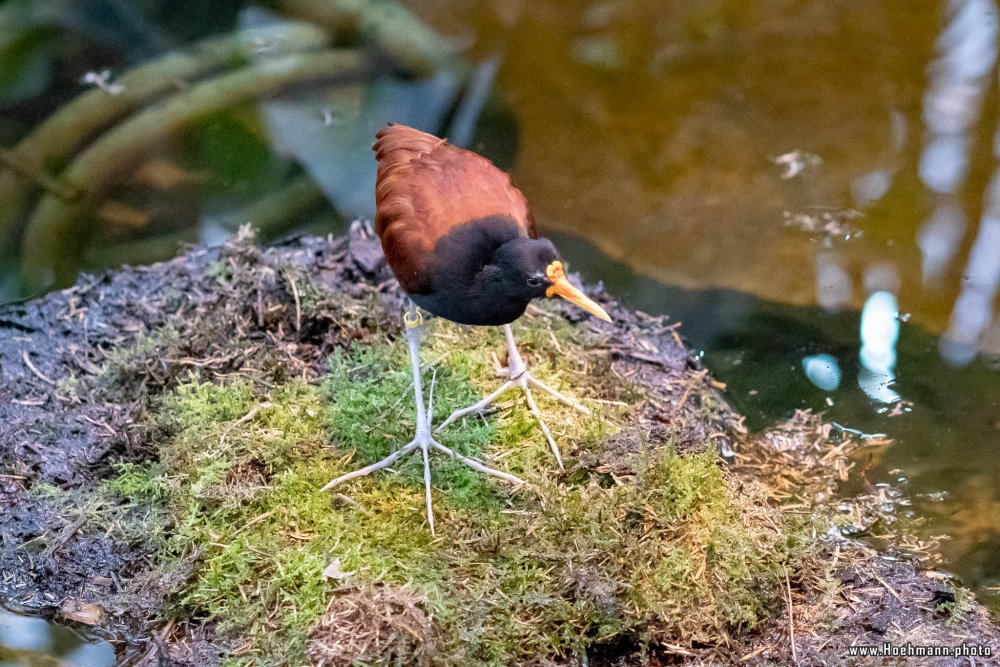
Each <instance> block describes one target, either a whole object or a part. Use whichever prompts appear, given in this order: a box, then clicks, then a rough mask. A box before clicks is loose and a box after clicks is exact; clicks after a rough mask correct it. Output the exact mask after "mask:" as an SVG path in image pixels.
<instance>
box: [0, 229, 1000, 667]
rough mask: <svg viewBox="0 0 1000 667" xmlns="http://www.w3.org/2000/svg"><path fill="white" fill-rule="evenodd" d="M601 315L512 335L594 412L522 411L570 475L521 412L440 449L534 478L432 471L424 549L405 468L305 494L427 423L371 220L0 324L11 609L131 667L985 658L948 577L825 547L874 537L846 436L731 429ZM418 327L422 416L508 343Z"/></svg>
mask: <svg viewBox="0 0 1000 667" xmlns="http://www.w3.org/2000/svg"><path fill="white" fill-rule="evenodd" d="M594 297H595V298H597V299H599V300H601V301H602V302H603V304H602V305H604V306H605V307H606V308H607V309H608V310H609V312H611V313H612V316H613V317H614V322H613V323H611V324H608V323H604V322H600V321H597V320H595V319H593V318H587V317H586V316H584V315H583V314H582V313H581V312H580V311H579V310H577V309H575V308H573V307H571V306H568V305H566V304H562V303H559V302H550V303H546V304H544V305H543V306H541V307H532V308H531V309H529V311H528V313H527V314H526V316H525V317H524V318H523V319H522V321H520V322H519V323H518V324H517V325H516V326H515V332H516V335H517V337H518V339H519V342H520V345H521V352H522V354H523V356H524V357H525V359H526V361H527V362H528V363H529V364H530V366H531V367H532V370H533V372H534V373H535V374H536V375H537V376H538V377H539V378H540V379H542V380H544V381H546V382H549V383H551V384H553V385H554V386H556V387H557V388H558V389H560V390H562V391H564V392H566V393H568V394H571V395H574V396H576V397H578V398H579V399H581V400H582V401H583V403H584V404H585V405H587V406H588V407H589V408H590V409H591V411H592V412H593V414H592V415H591V416H581V415H579V414H577V413H575V412H573V411H571V410H569V409H568V408H565V407H564V406H562V405H560V404H558V403H556V402H555V401H549V400H547V399H545V398H542V397H539V404H540V407H541V410H542V412H543V413H544V415H545V418H546V420H547V421H548V423H549V425H550V426H551V427H552V429H553V432H554V435H555V438H556V440H557V441H558V442H559V444H560V446H561V448H562V453H563V458H564V461H565V463H566V470H565V471H560V470H559V468H558V466H557V465H556V462H555V460H554V458H553V456H552V454H551V452H550V451H549V447H548V445H547V444H546V441H545V439H544V437H543V435H542V433H541V431H540V430H539V428H538V426H537V424H536V423H535V421H534V419H533V418H532V417H531V415H530V414H529V413H528V411H527V410H526V409H525V407H524V405H523V404H522V403H521V400H520V398H519V397H518V396H516V395H514V394H511V395H510V398H505V399H503V400H504V401H505V402H502V403H500V404H499V405H497V406H496V408H497V409H496V411H495V412H494V413H492V414H489V415H485V416H484V417H478V416H475V417H473V416H470V417H468V418H466V419H465V420H463V421H460V422H458V423H456V424H453V425H452V426H451V427H449V428H448V429H447V430H446V431H445V432H444V433H442V434H441V440H442V442H443V443H444V444H445V445H447V446H450V447H452V448H454V449H455V450H456V451H458V452H460V453H462V454H464V455H467V456H474V457H477V458H480V459H482V460H484V461H485V462H486V463H487V464H488V465H491V466H493V467H496V468H499V469H502V470H506V471H509V472H511V473H513V474H516V475H517V476H519V477H520V478H522V479H525V480H526V484H524V485H522V486H521V487H519V488H514V487H512V486H511V485H509V484H507V483H505V482H502V481H498V480H495V479H493V478H484V477H481V476H479V475H478V474H475V473H473V472H472V471H470V470H469V469H468V468H466V467H465V466H464V465H460V464H459V463H458V462H456V461H452V460H449V459H448V458H447V457H444V456H437V455H436V454H435V455H434V458H433V461H432V464H433V483H434V488H433V497H434V505H435V515H436V519H437V521H436V523H437V527H438V534H437V536H436V537H435V536H432V535H431V533H430V530H429V527H428V525H427V523H426V508H425V505H424V497H423V496H424V488H423V480H422V464H421V461H420V458H419V457H418V456H413V457H410V458H408V459H404V460H401V461H399V462H397V465H396V466H395V468H394V469H392V470H388V469H387V470H382V471H380V472H378V473H376V474H375V475H372V476H370V477H365V478H359V479H354V480H352V481H350V482H348V483H345V484H344V485H342V486H340V487H337V488H336V489H334V492H333V493H329V492H327V493H322V492H320V488H321V487H322V486H323V485H324V484H325V483H326V482H328V481H329V480H330V479H332V478H334V477H337V476H338V475H341V474H343V473H345V472H347V471H351V470H354V469H356V468H358V467H360V466H363V465H366V464H369V463H371V462H374V461H377V460H379V459H381V458H382V457H384V456H385V455H386V454H387V453H388V452H389V451H391V449H392V448H393V447H394V446H398V445H400V444H402V443H405V442H408V441H409V440H410V438H411V437H412V435H413V429H414V424H413V404H412V395H411V392H410V381H411V377H410V371H409V365H408V359H407V357H406V350H405V345H404V344H403V341H402V336H401V331H400V313H401V307H402V304H403V299H402V295H401V294H400V293H399V292H398V290H397V289H396V287H395V282H394V281H393V280H392V278H391V274H390V273H389V272H388V269H387V268H386V267H385V265H384V263H382V262H381V256H380V254H379V248H378V243H377V240H376V239H374V238H372V237H371V235H370V234H368V233H366V230H365V228H364V227H363V226H358V227H357V228H355V229H354V230H353V233H352V235H351V236H350V237H349V238H343V239H332V238H331V239H317V238H314V237H304V238H302V239H297V240H294V241H292V242H290V243H289V244H287V245H286V246H283V247H278V248H272V249H267V250H262V249H260V248H257V247H256V246H254V245H253V244H252V243H250V238H249V237H248V235H245V234H244V235H241V236H240V237H238V238H236V239H234V240H233V241H232V242H230V243H229V244H227V245H226V246H224V247H222V248H217V249H196V250H194V251H193V252H191V253H188V254H186V255H184V256H182V257H179V258H177V259H176V260H173V261H171V262H168V263H165V264H162V265H155V266H152V267H148V268H140V269H133V270H123V271H120V272H116V273H113V274H108V275H106V276H104V277H100V278H91V277H85V278H83V279H81V282H80V283H79V284H78V285H77V286H75V287H73V288H71V289H69V290H66V291H64V292H61V293H53V294H50V295H48V296H46V297H45V298H43V299H39V300H35V301H31V302H28V303H26V304H23V305H21V306H15V307H13V308H8V309H6V310H5V311H4V312H2V313H0V365H2V366H3V368H4V373H3V374H0V396H4V397H10V398H11V400H10V401H0V424H2V426H0V435H2V436H3V437H0V505H2V509H3V511H2V512H0V571H2V572H3V574H4V576H3V577H0V603H3V604H13V605H17V606H18V607H19V608H21V609H28V610H34V611H36V612H37V613H46V614H52V615H56V616H61V617H62V618H66V619H69V618H72V619H79V618H81V617H82V616H81V614H80V613H79V611H77V612H75V613H74V612H73V610H80V609H86V610H87V611H88V614H87V618H88V619H89V620H87V621H86V622H88V623H92V624H93V626H94V627H95V628H99V629H100V630H101V631H103V632H106V633H108V635H109V636H110V637H112V638H114V639H115V640H117V641H119V645H120V649H121V654H120V658H121V660H122V661H123V662H128V661H133V662H140V663H141V662H146V663H148V662H149V661H154V660H156V659H160V660H161V661H162V660H168V661H169V662H170V663H171V664H173V665H178V666H180V665H190V666H198V667H200V666H202V665H214V664H218V663H219V662H222V663H225V664H231V665H274V664H291V665H298V664H305V663H309V662H311V663H314V664H320V665H347V664H357V665H377V664H395V665H420V664H453V665H470V666H476V665H511V664H517V665H532V664H537V665H567V666H568V665H577V666H580V665H585V664H586V665H594V666H597V665H602V666H610V665H616V666H631V665H646V664H652V665H659V664H674V663H683V664H691V665H703V664H720V663H740V664H774V663H780V664H785V663H788V662H789V661H794V659H795V658H796V657H797V658H798V660H799V662H800V664H834V663H831V662H830V660H828V657H829V654H830V652H831V651H835V652H836V653H835V656H834V657H836V656H840V657H844V656H847V655H848V651H849V650H850V647H851V646H853V645H855V644H859V643H861V644H871V645H877V644H879V643H880V642H883V641H890V640H895V639H898V638H900V637H905V638H907V640H911V639H913V638H916V639H913V641H914V643H921V644H926V643H929V642H930V643H934V642H936V643H940V644H947V645H954V644H956V643H957V642H959V641H965V639H962V638H963V637H965V638H968V637H975V638H977V641H981V642H983V643H985V644H989V643H990V642H993V643H996V642H995V640H996V638H997V637H1000V633H998V632H997V630H996V628H995V626H993V625H992V624H991V623H990V621H989V619H988V616H986V614H985V612H984V611H983V610H982V608H981V607H980V606H972V607H971V609H970V604H969V603H968V598H967V597H966V596H965V593H964V591H962V589H960V588H958V587H956V586H953V585H952V584H951V583H949V582H948V581H947V580H946V578H942V577H941V575H940V574H934V573H920V572H919V571H918V570H917V568H916V566H915V565H914V563H913V562H912V561H906V560H892V561H890V560H885V559H882V558H880V557H879V555H878V554H877V553H875V552H873V551H870V550H865V549H863V548H861V547H859V546H858V545H857V544H856V543H851V542H848V541H846V540H843V539H841V538H838V537H837V536H836V535H835V534H834V533H833V532H832V529H833V528H834V527H835V526H837V525H841V524H843V521H842V520H840V521H839V523H838V521H837V520H836V519H837V517H836V516H835V515H836V513H837V512H839V511H840V508H841V507H847V508H848V510H849V513H850V514H851V516H854V517H861V518H863V519H865V521H864V525H870V526H885V525H887V522H886V521H885V520H883V519H882V518H880V517H882V516H883V514H884V512H881V510H878V507H881V505H878V504H877V503H876V501H877V498H874V496H873V498H871V499H868V500H867V501H866V500H864V499H862V500H860V501H858V502H854V504H852V502H853V501H851V502H848V501H847V500H842V499H841V498H840V497H838V496H837V495H836V493H837V492H836V489H835V486H836V485H835V483H834V482H832V481H831V480H833V479H837V478H840V479H843V478H844V477H845V476H847V475H848V473H849V469H850V461H849V459H848V458H847V457H848V454H849V453H850V451H851V450H852V447H853V445H852V444H851V443H848V442H845V441H843V440H841V441H839V442H838V441H836V438H833V437H832V434H831V433H829V429H828V427H825V425H823V423H822V421H821V420H820V419H818V418H816V417H815V416H812V415H800V416H798V417H797V418H796V419H794V420H792V421H791V422H789V424H787V425H785V426H783V427H782V430H775V431H774V432H772V433H770V434H763V435H762V436H761V437H756V436H755V437H749V436H747V434H746V433H745V431H743V429H742V426H741V420H740V418H739V417H738V415H735V414H734V413H733V412H732V411H731V410H730V409H729V408H728V407H727V406H726V404H725V401H724V400H723V399H722V398H721V395H720V393H719V389H722V388H723V387H722V385H720V384H719V383H718V382H716V381H714V380H713V379H712V378H711V376H710V375H709V374H708V372H707V371H706V370H705V369H704V368H703V367H701V365H700V364H699V362H698V359H697V358H696V357H692V356H691V355H689V354H688V352H687V350H686V349H685V347H684V346H683V344H682V342H681V340H680V338H679V336H678V335H677V331H676V327H677V325H676V324H670V323H667V322H666V321H664V320H663V319H661V318H653V317H648V316H645V315H643V314H642V313H631V312H629V311H627V310H625V309H623V308H621V307H619V306H617V305H616V304H614V303H610V302H609V300H608V299H607V297H606V296H604V295H602V294H599V293H598V294H594ZM429 329H430V331H431V335H430V337H429V338H428V339H427V340H426V341H425V344H424V346H423V350H422V359H423V363H424V377H425V381H426V383H427V385H429V384H433V387H434V410H433V413H434V414H433V418H434V421H435V422H436V423H440V422H441V420H442V419H443V418H444V416H445V415H446V414H448V413H449V412H450V411H451V410H452V409H454V408H455V407H458V406H464V405H466V404H468V403H470V402H472V401H474V400H476V399H478V398H479V397H480V396H481V395H482V394H483V393H485V392H487V391H490V390H492V389H493V388H494V387H495V386H496V384H497V382H498V380H497V378H496V377H494V370H493V360H492V358H491V353H492V352H494V351H500V350H502V349H503V341H502V338H501V335H500V332H499V331H496V330H490V329H470V328H463V327H458V326H455V325H451V324H449V323H447V322H440V321H436V322H431V323H430V326H429ZM431 378H433V381H432V380H431ZM734 444H739V448H738V451H739V455H738V456H737V457H736V464H737V465H736V466H735V467H731V466H728V465H726V464H724V463H723V462H722V461H721V459H720V458H719V457H718V455H717V452H718V450H720V449H724V450H729V449H730V448H731V447H732V446H733V445H734ZM809 480H813V482H810V481H809ZM761 482H763V483H761ZM820 498H822V500H820ZM831 499H836V500H834V501H833V502H834V503H835V504H836V509H835V510H831V508H830V506H829V503H830V502H831ZM782 504H785V505H786V506H785V508H784V509H781V507H780V506H781V505H782ZM880 512H881V513H880ZM854 523H857V522H854ZM852 525H853V524H852ZM852 530H855V529H852ZM873 530H874V528H873ZM842 532H843V531H842ZM855 532H856V531H855ZM878 532H879V533H880V534H882V535H883V536H884V534H885V531H883V530H881V529H878ZM852 534H853V533H852ZM897 542H900V541H899V540H898V539H897ZM900 543H901V542H900ZM71 614H72V615H71ZM917 639H919V640H920V641H919V642H918V641H916V640H917ZM796 651H797V653H796ZM877 662H878V661H877V660H874V661H870V662H869V663H864V664H875V663H877ZM849 663H850V664H854V662H853V661H849Z"/></svg>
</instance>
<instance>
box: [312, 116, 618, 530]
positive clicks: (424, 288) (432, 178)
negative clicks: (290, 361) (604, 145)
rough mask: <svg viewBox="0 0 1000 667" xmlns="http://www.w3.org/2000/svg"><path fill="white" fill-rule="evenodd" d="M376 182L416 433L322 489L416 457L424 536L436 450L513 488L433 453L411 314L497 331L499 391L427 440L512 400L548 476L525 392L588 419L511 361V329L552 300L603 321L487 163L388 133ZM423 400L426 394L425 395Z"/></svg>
mask: <svg viewBox="0 0 1000 667" xmlns="http://www.w3.org/2000/svg"><path fill="white" fill-rule="evenodd" d="M373 150H374V151H375V158H376V160H377V162H378V171H377V176H376V184H375V208H376V214H375V231H376V233H377V234H378V236H379V238H380V240H381V242H382V249H383V251H384V253H385V257H386V261H387V262H388V264H389V267H390V268H391V269H392V271H393V273H394V274H395V276H396V279H397V280H398V282H399V284H400V286H401V287H402V289H403V291H404V292H405V293H406V295H407V296H408V297H409V304H408V306H407V309H406V311H405V313H404V315H403V322H404V324H405V336H406V340H407V345H408V348H409V355H410V364H411V366H412V370H413V390H414V397H415V400H416V434H415V436H414V439H413V440H412V441H411V442H410V443H409V444H407V445H406V446H404V447H402V448H400V449H398V450H397V451H395V452H393V453H392V454H390V455H389V456H387V457H385V458H384V459H382V460H381V461H378V462H377V463H373V464H371V465H369V466H366V467H364V468H361V469H359V470H355V471H353V472H349V473H347V474H344V475H341V476H340V477H338V478H336V479H334V480H332V481H331V482H329V483H328V484H327V485H326V486H324V487H323V490H327V489H331V488H333V487H335V486H337V485H339V484H341V483H343V482H346V481H348V480H350V479H354V478H357V477H361V476H364V475H368V474H371V473H373V472H375V471H376V470H380V469H382V468H385V467H388V466H389V465H392V464H393V463H394V462H395V461H397V460H398V459H400V458H401V457H402V456H404V455H406V454H409V453H411V452H415V451H416V450H418V449H419V450H420V452H421V453H422V455H423V460H424V487H425V500H426V505H427V518H428V523H429V526H430V531H431V534H432V535H433V534H434V532H435V531H434V513H433V507H432V503H431V472H430V462H429V453H430V451H432V450H437V451H440V452H443V453H445V454H448V455H450V456H452V457H454V458H456V459H457V460H459V461H461V462H462V463H464V464H465V465H467V466H469V467H470V468H472V469H474V470H476V471H478V472H481V473H484V474H488V475H492V476H495V477H498V478H500V479H503V480H505V481H507V482H510V483H512V484H522V483H523V480H521V479H519V478H518V477H516V476H514V475H511V474H509V473H506V472H503V471H500V470H496V469H493V468H490V467H489V466H486V465H485V464H483V463H482V462H480V461H478V460H476V459H474V458H470V457H467V456H463V455H461V454H458V453H457V452H454V451H453V450H451V449H450V448H448V447H446V446H444V445H442V444H441V443H439V442H438V441H437V440H436V439H435V438H434V436H433V433H432V432H431V425H430V422H429V420H428V414H430V413H431V412H432V407H433V406H432V405H431V406H428V407H427V408H425V407H424V403H423V384H422V378H421V373H420V352H419V347H420V340H421V338H422V336H423V333H424V318H423V312H427V313H430V314H431V315H434V316H437V317H441V318H443V319H446V320H450V321H452V322H457V323H459V324H467V325H475V326H502V327H503V328H504V333H505V336H506V339H507V347H508V364H507V367H506V368H501V367H500V366H499V364H497V371H498V373H499V374H500V375H501V376H502V377H505V378H506V380H505V381H504V382H503V383H502V384H501V385H500V387H499V388H498V389H497V390H496V391H494V392H492V393H490V394H489V395H488V396H486V397H485V398H483V399H482V400H481V401H478V402H477V403H475V404H473V405H471V406H468V407H466V408H461V409H458V410H455V411H454V412H452V414H451V415H450V416H449V417H448V418H447V419H446V420H445V421H444V422H442V423H441V424H440V425H439V426H438V427H437V429H436V430H435V431H434V433H437V432H440V431H441V430H442V429H443V428H445V427H446V426H448V425H449V424H451V423H453V422H454V421H455V420H456V419H459V418H461V417H462V416H464V415H467V414H470V413H473V412H477V411H482V410H483V409H485V408H486V407H487V406H488V405H489V404H490V403H492V402H493V401H495V400H496V399H497V398H498V397H499V396H500V395H501V394H503V393H504V392H506V391H508V390H510V389H520V390H521V391H522V392H523V393H524V395H525V398H526V400H527V403H528V407H529V410H530V411H531V413H532V414H533V415H534V416H535V418H536V419H537V420H538V423H539V425H540V427H541V429H542V431H543V433H544V434H545V436H546V439H547V440H548V443H549V446H550V448H551V450H552V453H553V454H554V455H555V458H556V461H557V463H558V465H559V467H560V468H562V467H563V463H562V457H561V455H560V453H559V448H558V446H557V445H556V442H555V440H554V439H553V437H552V433H551V431H550V429H549V427H548V426H547V425H546V424H545V421H544V420H543V419H542V415H541V412H540V411H539V409H538V406H537V404H536V402H535V399H534V396H533V394H532V391H531V390H532V389H533V388H534V389H538V390H540V391H542V392H545V393H546V394H549V395H551V396H552V397H554V398H556V399H557V400H559V401H560V402H562V403H564V404H566V405H568V406H570V407H572V408H573V409H575V410H577V411H579V412H582V413H584V414H590V412H589V410H587V408H585V407H584V406H582V405H580V404H579V403H577V402H575V401H573V400H572V399H570V398H568V397H567V396H564V395H563V394H561V393H560V392H558V391H556V390H555V389H553V388H552V387H549V386H548V385H546V384H545V383H543V382H541V381H540V380H538V379H537V378H535V377H534V376H533V375H532V374H531V372H530V371H529V370H528V368H527V366H526V365H525V363H524V360H523V358H522V357H521V355H520V354H519V353H518V350H517V344H516V342H515V340H514V333H513V330H512V329H511V326H510V325H511V323H512V322H514V321H515V320H517V319H518V318H519V317H521V316H522V315H523V314H524V312H525V310H526V309H527V307H528V304H529V303H530V302H531V301H533V300H534V299H541V298H555V297H557V296H558V297H561V298H563V299H566V300H567V301H569V302H571V303H573V304H575V305H577V306H579V307H580V308H582V309H584V310H585V311H587V312H589V313H591V314H593V315H595V316H597V317H599V318H600V319H602V320H605V321H608V322H610V321H611V318H610V316H609V315H608V313H607V312H606V311H605V310H604V309H603V308H602V307H601V306H600V305H599V304H597V303H596V302H594V301H593V300H591V299H590V298H588V297H587V296H586V295H585V294H584V293H583V292H582V291H580V290H579V289H577V288H576V287H574V286H573V285H572V284H571V283H570V282H569V280H568V279H567V277H566V272H565V267H564V264H563V262H562V259H561V258H560V255H559V253H558V251H557V250H556V248H555V245H553V243H552V242H551V241H550V240H549V239H546V238H539V237H538V234H537V231H536V228H535V220H534V218H533V216H532V214H531V211H530V209H529V208H528V202H527V200H526V199H525V197H524V195H523V194H522V193H521V191H520V190H518V189H517V188H516V187H515V186H514V184H513V183H512V182H511V178H510V176H509V175H508V174H507V173H505V172H504V171H502V170H501V169H499V168H498V167H497V166H495V165H494V164H493V163H492V162H491V161H490V160H488V159H487V158H485V157H483V156H481V155H478V154H476V153H474V152H472V151H468V150H465V149H463V148H459V147H457V146H454V145H452V144H451V143H449V142H448V141H447V140H446V139H441V138H439V137H436V136H434V135H432V134H428V133H426V132H423V131H421V130H418V129H415V128H412V127H408V126H406V125H398V124H393V123H389V124H388V125H387V126H386V127H384V128H382V129H381V130H379V132H378V133H377V134H376V135H375V144H374V146H373ZM431 395H432V396H431V400H433V385H432V388H431Z"/></svg>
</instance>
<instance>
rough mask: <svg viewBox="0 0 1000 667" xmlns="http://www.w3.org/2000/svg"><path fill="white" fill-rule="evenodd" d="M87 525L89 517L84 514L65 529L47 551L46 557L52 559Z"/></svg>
mask: <svg viewBox="0 0 1000 667" xmlns="http://www.w3.org/2000/svg"><path fill="white" fill-rule="evenodd" d="M85 523H87V516H86V515H85V514H82V515H80V517H79V518H78V519H77V520H76V521H74V522H73V523H71V524H70V525H68V526H66V527H65V528H63V529H62V531H61V532H60V533H59V535H58V536H57V537H56V539H54V540H53V541H52V544H50V545H49V546H48V548H46V549H45V552H44V557H45V558H51V557H52V554H54V553H55V552H56V551H58V550H59V549H60V548H61V547H62V545H64V544H66V542H68V541H69V538H71V537H73V535H75V534H76V531H78V530H80V529H81V528H83V524H85Z"/></svg>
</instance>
